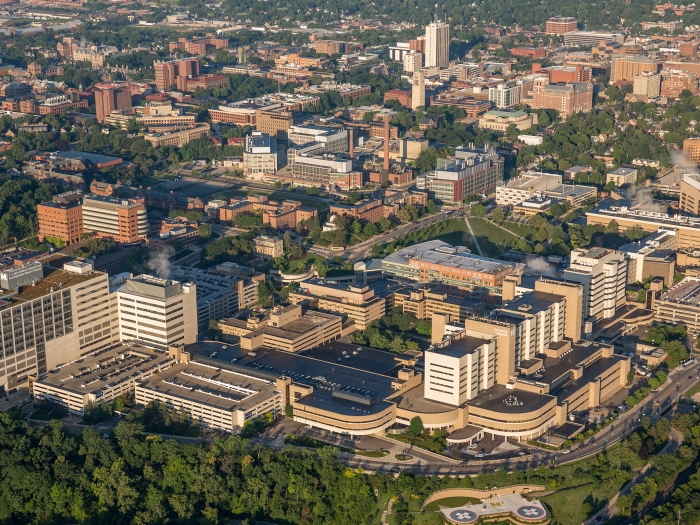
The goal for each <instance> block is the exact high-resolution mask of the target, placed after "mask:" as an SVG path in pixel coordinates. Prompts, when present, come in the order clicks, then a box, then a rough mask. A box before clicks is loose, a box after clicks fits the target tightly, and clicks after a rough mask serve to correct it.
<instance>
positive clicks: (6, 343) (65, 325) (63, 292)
mask: <svg viewBox="0 0 700 525" xmlns="http://www.w3.org/2000/svg"><path fill="white" fill-rule="evenodd" d="M52 264H58V263H56V262H55V261H52V262H48V263H44V264H42V262H40V261H39V262H30V263H25V264H24V265H21V266H13V267H10V268H4V269H2V272H3V274H4V275H6V276H7V279H6V280H4V281H3V283H4V285H3V290H2V295H0V297H3V296H6V297H7V298H8V299H9V300H3V301H0V303H2V304H0V392H9V393H12V392H13V391H15V390H16V389H17V388H18V387H20V386H22V385H24V384H25V383H26V382H27V379H28V377H29V376H36V375H38V374H43V373H45V372H47V370H50V369H52V368H54V367H56V366H57V365H59V364H61V363H67V362H69V361H71V360H74V359H77V358H79V357H80V356H82V355H85V354H87V353H90V352H94V351H95V350H98V349H101V348H104V347H107V346H109V345H111V344H113V343H114V341H115V340H116V336H117V331H116V330H115V329H114V328H115V327H113V326H111V321H110V316H109V299H108V295H109V281H108V276H107V274H106V273H102V272H95V271H93V266H92V262H81V261H73V262H69V263H66V264H64V265H61V266H51V265H52ZM18 273H21V274H22V275H17V274H18ZM18 277H20V278H21V277H27V278H31V281H30V282H27V280H26V279H24V281H18V280H17V278H18ZM22 283H24V284H22ZM8 287H9V288H8ZM6 294H7V295H6Z"/></svg>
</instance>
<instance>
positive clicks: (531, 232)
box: [501, 221, 537, 241]
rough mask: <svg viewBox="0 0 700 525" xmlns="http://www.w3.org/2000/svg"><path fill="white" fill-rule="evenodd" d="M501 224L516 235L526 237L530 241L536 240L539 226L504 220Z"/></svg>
mask: <svg viewBox="0 0 700 525" xmlns="http://www.w3.org/2000/svg"><path fill="white" fill-rule="evenodd" d="M501 226H503V227H504V228H505V229H506V230H509V231H512V232H513V233H515V234H516V235H520V236H521V237H525V238H526V239H527V240H528V241H534V240H535V234H537V228H535V227H533V226H529V225H527V224H518V223H515V222H508V221H504V222H503V224H501Z"/></svg>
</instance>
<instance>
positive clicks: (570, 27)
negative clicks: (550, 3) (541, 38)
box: [545, 16, 577, 35]
mask: <svg viewBox="0 0 700 525" xmlns="http://www.w3.org/2000/svg"><path fill="white" fill-rule="evenodd" d="M576 25H577V24H576V19H575V18H574V17H572V16H553V17H552V18H550V19H549V20H547V23H546V25H545V33H547V34H548V35H563V34H564V33H569V32H571V31H576Z"/></svg>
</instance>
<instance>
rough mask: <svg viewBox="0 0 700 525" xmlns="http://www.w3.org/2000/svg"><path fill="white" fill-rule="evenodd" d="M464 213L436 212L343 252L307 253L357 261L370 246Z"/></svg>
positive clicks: (319, 249) (316, 250) (316, 249)
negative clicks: (339, 256) (337, 256)
mask: <svg viewBox="0 0 700 525" xmlns="http://www.w3.org/2000/svg"><path fill="white" fill-rule="evenodd" d="M464 213H465V212H464V211H463V210H461V209H459V210H456V211H452V212H449V211H448V215H445V213H444V212H438V213H435V214H433V215H428V216H427V217H423V218H421V219H418V220H417V221H414V222H410V223H408V224H402V225H400V226H397V227H396V228H394V229H392V230H389V231H386V232H384V233H380V234H379V235H375V236H374V237H372V238H371V239H368V240H366V241H363V242H361V243H359V244H356V245H355V246H349V247H348V248H346V249H345V251H344V252H336V251H332V250H328V249H326V248H323V247H321V246H314V247H313V249H312V250H309V251H311V252H313V253H318V254H319V255H323V256H324V257H333V256H336V255H341V257H342V258H343V259H344V260H347V261H359V260H362V259H365V258H366V257H368V256H369V254H370V252H371V251H372V246H374V245H381V244H384V243H390V242H391V241H393V240H396V239H398V238H399V237H401V236H402V235H406V234H408V233H410V232H412V231H414V230H417V229H419V228H425V227H426V226H430V225H431V224H435V223H436V222H440V221H444V220H445V219H449V218H452V217H463V216H464Z"/></svg>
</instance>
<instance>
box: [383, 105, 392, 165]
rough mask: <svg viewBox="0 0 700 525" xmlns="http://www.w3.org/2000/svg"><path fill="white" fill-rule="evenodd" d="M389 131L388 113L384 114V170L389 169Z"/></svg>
mask: <svg viewBox="0 0 700 525" xmlns="http://www.w3.org/2000/svg"><path fill="white" fill-rule="evenodd" d="M390 138H391V132H390V130H389V115H384V171H389V140H390Z"/></svg>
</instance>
